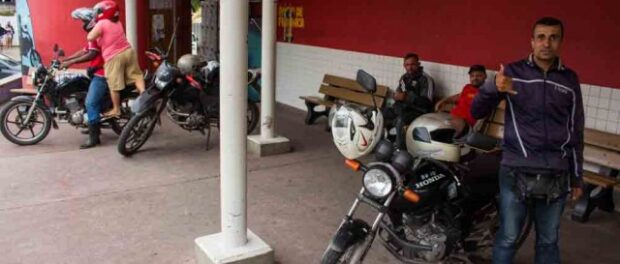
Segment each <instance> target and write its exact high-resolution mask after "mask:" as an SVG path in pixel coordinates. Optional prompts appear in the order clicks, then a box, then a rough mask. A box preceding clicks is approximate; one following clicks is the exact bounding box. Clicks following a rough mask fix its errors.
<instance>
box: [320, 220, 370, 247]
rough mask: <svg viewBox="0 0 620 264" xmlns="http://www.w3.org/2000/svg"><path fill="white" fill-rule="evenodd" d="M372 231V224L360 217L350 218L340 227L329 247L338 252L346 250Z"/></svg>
mask: <svg viewBox="0 0 620 264" xmlns="http://www.w3.org/2000/svg"><path fill="white" fill-rule="evenodd" d="M369 231H370V226H369V225H368V224H367V223H366V222H364V221H363V220H360V219H349V220H347V221H346V222H345V223H344V224H342V226H341V227H340V228H339V229H338V231H337V232H336V234H335V235H334V237H333V238H332V240H331V241H330V242H329V248H331V249H333V250H334V251H337V252H344V251H345V250H346V249H347V248H348V247H349V246H350V245H352V244H355V243H357V242H358V241H361V240H363V239H364V238H365V237H366V236H367V235H368V232H369Z"/></svg>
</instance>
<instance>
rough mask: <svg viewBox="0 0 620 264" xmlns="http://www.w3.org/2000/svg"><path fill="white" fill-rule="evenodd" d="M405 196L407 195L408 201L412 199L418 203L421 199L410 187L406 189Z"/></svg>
mask: <svg viewBox="0 0 620 264" xmlns="http://www.w3.org/2000/svg"><path fill="white" fill-rule="evenodd" d="M403 197H405V199H406V200H407V201H410V202H412V203H417V202H419V201H420V195H418V194H417V193H416V192H414V191H412V190H410V189H407V190H405V192H404V193H403Z"/></svg>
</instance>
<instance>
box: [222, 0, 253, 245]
mask: <svg viewBox="0 0 620 264" xmlns="http://www.w3.org/2000/svg"><path fill="white" fill-rule="evenodd" d="M248 12H249V6H248V1H244V0H224V1H221V2H220V18H221V20H220V58H221V68H220V83H221V84H222V88H221V89H220V138H221V139H220V142H221V143H220V144H221V146H222V147H221V149H220V157H221V161H220V168H221V174H220V175H221V177H220V185H221V194H220V196H221V203H222V212H221V218H222V222H221V223H222V234H223V236H222V238H223V241H222V243H223V244H224V245H225V246H226V247H239V246H242V245H244V244H245V243H246V241H247V234H246V219H247V218H246V180H247V169H246V140H245V138H246V131H247V121H246V115H247V110H246V104H247V98H248V92H247V78H248V77H247V71H248V46H247V38H248Z"/></svg>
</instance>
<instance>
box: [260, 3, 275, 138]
mask: <svg viewBox="0 0 620 264" xmlns="http://www.w3.org/2000/svg"><path fill="white" fill-rule="evenodd" d="M262 7H263V21H262V28H263V30H262V38H261V59H262V62H261V72H262V79H261V82H262V91H261V118H260V123H261V129H260V135H261V138H262V139H270V138H273V137H274V131H275V120H274V114H275V103H276V102H275V101H276V85H275V79H276V2H275V1H274V0H264V1H263V4H262Z"/></svg>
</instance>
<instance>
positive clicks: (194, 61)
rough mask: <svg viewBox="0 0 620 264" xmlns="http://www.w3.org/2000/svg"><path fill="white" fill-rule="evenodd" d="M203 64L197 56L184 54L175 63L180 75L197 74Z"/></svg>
mask: <svg viewBox="0 0 620 264" xmlns="http://www.w3.org/2000/svg"><path fill="white" fill-rule="evenodd" d="M204 64H205V62H204V60H202V59H201V58H200V56H198V55H193V54H185V55H183V56H181V58H179V60H178V61H177V67H178V68H179V70H180V71H181V73H182V74H192V75H193V74H198V73H200V69H201V68H202V67H203V66H204Z"/></svg>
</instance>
